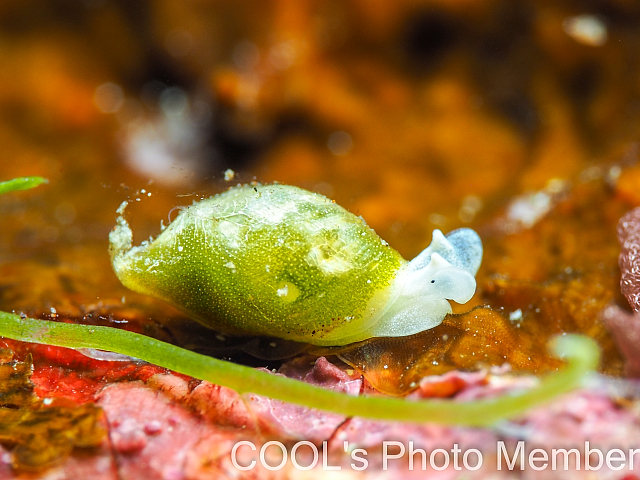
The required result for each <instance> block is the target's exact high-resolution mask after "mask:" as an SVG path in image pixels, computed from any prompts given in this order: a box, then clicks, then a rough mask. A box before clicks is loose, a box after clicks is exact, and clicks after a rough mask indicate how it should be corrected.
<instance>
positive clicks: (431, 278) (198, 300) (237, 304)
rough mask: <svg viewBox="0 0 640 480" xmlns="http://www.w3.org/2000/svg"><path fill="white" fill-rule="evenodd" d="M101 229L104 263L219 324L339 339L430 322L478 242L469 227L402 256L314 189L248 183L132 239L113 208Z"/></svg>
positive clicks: (471, 265)
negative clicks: (105, 238) (146, 237)
mask: <svg viewBox="0 0 640 480" xmlns="http://www.w3.org/2000/svg"><path fill="white" fill-rule="evenodd" d="M125 207H126V202H125V203H123V204H122V206H121V207H120V209H119V210H118V213H119V214H120V216H119V217H118V223H117V226H116V228H115V229H114V230H113V231H112V232H111V234H110V236H109V241H110V253H111V261H112V264H113V268H114V270H115V272H116V275H117V276H118V278H119V279H120V281H121V282H122V283H123V284H124V285H125V286H127V287H128V288H130V289H132V290H135V291H137V292H141V293H145V294H149V295H152V296H154V297H157V298H160V299H162V300H164V301H166V302H168V303H170V304H172V305H174V306H176V307H178V308H180V309H182V310H183V311H185V312H187V313H188V314H189V315H191V316H192V317H193V318H195V319H196V320H198V321H199V322H200V323H202V324H204V325H206V326H208V327H211V328H213V329H215V330H217V331H220V332H225V333H229V334H254V335H268V336H275V337H281V338H285V339H290V340H296V341H300V342H306V343H311V344H316V345H345V344H348V343H353V342H357V341H361V340H364V339H367V338H370V337H381V336H404V335H411V334H413V333H417V332H419V331H422V330H426V329H429V328H433V327H435V326H436V325H438V324H439V323H441V321H442V319H443V318H444V316H445V315H446V314H447V313H450V312H451V306H450V304H449V302H448V301H447V299H450V300H455V301H456V302H459V303H465V302H467V301H469V299H470V298H471V297H472V296H473V293H474V292H475V288H476V283H475V278H474V276H475V274H476V272H477V270H478V268H479V266H480V262H481V259H482V243H481V241H480V238H479V237H478V235H477V234H476V233H475V232H474V231H473V230H470V229H459V230H455V231H453V232H451V233H449V234H448V235H447V236H446V237H445V236H444V235H443V234H442V233H441V232H440V231H439V230H435V231H434V234H433V241H432V244H431V245H430V246H429V247H428V248H427V249H425V250H424V251H423V252H422V253H421V254H420V255H418V256H417V257H416V258H415V259H414V260H412V261H411V262H407V261H406V260H404V259H403V258H402V257H401V256H400V254H399V253H398V252H397V251H395V250H394V249H393V248H391V247H389V246H388V245H387V243H386V242H384V240H382V239H381V238H380V237H378V235H376V233H375V232H374V231H373V230H372V229H371V228H369V227H368V226H367V225H366V224H365V222H364V221H363V220H362V219H361V218H359V217H357V216H355V215H353V214H351V213H349V212H348V211H347V210H345V209H344V208H342V207H340V206H339V205H337V204H335V203H334V202H332V201H331V200H329V199H327V198H326V197H324V196H322V195H318V194H315V193H311V192H308V191H306V190H302V189H300V188H297V187H292V186H287V185H256V186H252V185H246V186H239V187H234V188H231V189H230V190H228V191H227V192H225V193H222V194H219V195H216V196H214V197H211V198H209V199H206V200H202V201H200V202H197V203H195V204H194V205H192V206H190V207H188V208H185V209H183V210H182V211H181V212H180V214H179V215H178V216H177V218H176V219H175V220H174V221H173V222H172V223H171V224H170V225H169V226H168V227H167V228H166V229H165V230H164V231H163V232H162V233H161V234H160V235H159V236H158V237H157V238H156V239H155V240H153V241H151V242H146V243H144V244H143V245H141V246H139V247H132V233H131V230H130V228H129V225H128V224H127V222H126V220H125V219H124V217H123V212H124V208H125Z"/></svg>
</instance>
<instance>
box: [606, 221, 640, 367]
mask: <svg viewBox="0 0 640 480" xmlns="http://www.w3.org/2000/svg"><path fill="white" fill-rule="evenodd" d="M618 241H619V242H620V248H621V250H620V256H619V257H618V263H619V264H620V272H621V274H622V278H621V280H620V289H621V290H622V293H623V295H624V296H625V297H627V300H628V301H629V304H630V305H631V308H632V309H633V311H634V312H635V313H628V312H625V311H624V310H623V309H621V308H620V307H618V306H616V305H613V304H612V305H609V306H607V307H606V308H605V309H604V311H603V312H602V320H603V321H604V323H605V324H606V325H607V328H608V329H609V331H610V332H611V334H612V335H613V338H614V339H615V341H616V343H617V344H618V348H620V351H621V353H622V354H623V355H624V357H625V360H626V362H625V373H626V375H627V376H629V377H635V378H638V377H640V313H638V312H639V311H640V208H636V209H635V210H632V211H630V212H629V213H627V214H626V215H624V216H623V217H622V218H621V219H620V221H619V222H618Z"/></svg>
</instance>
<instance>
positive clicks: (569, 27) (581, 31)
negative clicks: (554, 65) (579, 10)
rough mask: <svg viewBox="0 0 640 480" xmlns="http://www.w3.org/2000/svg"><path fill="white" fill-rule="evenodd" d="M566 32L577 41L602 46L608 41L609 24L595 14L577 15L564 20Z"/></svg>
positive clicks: (563, 26)
mask: <svg viewBox="0 0 640 480" xmlns="http://www.w3.org/2000/svg"><path fill="white" fill-rule="evenodd" d="M562 29H563V30H564V33H566V34H567V35H569V36H570V37H571V38H573V39H574V40H575V41H576V42H578V43H581V44H583V45H589V46H591V47H601V46H602V45H604V44H605V43H607V37H608V34H607V26H606V25H605V24H604V23H603V22H602V20H600V19H599V18H598V17H597V16H595V15H588V14H585V15H576V16H575V17H569V18H565V20H564V21H563V22H562Z"/></svg>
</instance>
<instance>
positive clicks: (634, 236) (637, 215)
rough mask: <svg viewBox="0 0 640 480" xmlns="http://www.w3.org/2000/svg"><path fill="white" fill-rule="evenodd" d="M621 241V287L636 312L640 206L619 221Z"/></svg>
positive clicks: (638, 307)
mask: <svg viewBox="0 0 640 480" xmlns="http://www.w3.org/2000/svg"><path fill="white" fill-rule="evenodd" d="M618 241H619V242H620V247H621V251H620V256H619V257H618V263H619V264H620V272H621V273H622V279H621V280H620V288H621V290H622V294H623V295H624V296H625V297H627V300H629V303H630V304H631V308H633V311H634V312H638V311H640V208H636V209H634V210H632V211H630V212H629V213H627V214H626V215H624V216H623V217H622V218H621V219H620V221H619V222H618Z"/></svg>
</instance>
